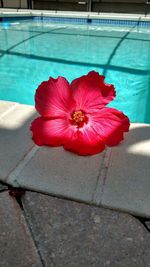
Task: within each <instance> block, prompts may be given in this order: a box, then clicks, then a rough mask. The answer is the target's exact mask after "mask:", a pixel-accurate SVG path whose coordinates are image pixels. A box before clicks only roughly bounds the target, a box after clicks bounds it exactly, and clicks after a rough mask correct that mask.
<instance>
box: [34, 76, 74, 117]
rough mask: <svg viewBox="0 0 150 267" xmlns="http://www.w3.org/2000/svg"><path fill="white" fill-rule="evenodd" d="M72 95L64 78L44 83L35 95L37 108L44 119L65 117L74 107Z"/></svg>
mask: <svg viewBox="0 0 150 267" xmlns="http://www.w3.org/2000/svg"><path fill="white" fill-rule="evenodd" d="M71 95H72V93H71V88H70V85H69V83H68V81H67V80H66V79H65V78H63V77H58V78H57V79H53V78H50V79H49V80H48V81H45V82H42V83H41V84H40V86H39V87H38V89H37V90H36V94H35V107H36V109H37V111H38V112H39V113H40V114H41V115H42V116H43V117H52V118H55V117H63V116H64V115H66V114H68V111H69V110H70V109H71V107H72V102H73V100H72V96H71Z"/></svg>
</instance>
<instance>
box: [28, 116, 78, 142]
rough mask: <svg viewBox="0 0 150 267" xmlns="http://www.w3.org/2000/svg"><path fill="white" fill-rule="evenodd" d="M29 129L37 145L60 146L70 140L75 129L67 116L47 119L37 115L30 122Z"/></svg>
mask: <svg viewBox="0 0 150 267" xmlns="http://www.w3.org/2000/svg"><path fill="white" fill-rule="evenodd" d="M30 129H31V131H32V138H33V140H34V142H35V143H36V144H37V145H39V146H42V145H49V146H61V145H63V144H64V143H65V142H68V141H71V138H72V135H73V134H75V131H76V128H75V127H74V126H72V125H71V124H70V123H69V120H68V119H67V118H65V119H61V118H58V119H53V120H49V119H46V118H43V117H39V118H37V119H35V120H34V121H33V122H32V124H31V128H30Z"/></svg>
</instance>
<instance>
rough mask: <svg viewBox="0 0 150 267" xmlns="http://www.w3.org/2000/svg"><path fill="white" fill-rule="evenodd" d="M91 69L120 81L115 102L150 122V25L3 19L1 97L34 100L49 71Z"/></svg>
mask: <svg viewBox="0 0 150 267" xmlns="http://www.w3.org/2000/svg"><path fill="white" fill-rule="evenodd" d="M90 70H96V71H98V72H99V73H101V74H104V75H105V76H106V82H107V83H113V84H114V85H115V88H116V91H117V97H116V99H115V101H113V103H111V105H110V106H112V107H116V108H118V109H120V110H122V111H123V112H125V114H126V115H128V116H129V118H130V120H131V121H132V122H146V123H150V105H149V102H150V27H147V28H144V27H140V26H137V25H132V26H121V27H120V26H111V25H109V26H106V25H92V24H81V25H80V24H67V23H65V24H63V23H61V22H59V23H58V22H57V23H55V22H46V21H34V20H31V19H30V20H26V21H25V22H24V21H22V22H19V21H16V22H11V23H7V22H5V23H4V22H3V23H0V99H2V100H9V101H16V102H19V103H24V104H29V105H33V104H34V93H35V90H36V88H37V86H38V85H39V84H40V83H41V82H42V81H43V80H47V79H48V78H49V76H53V77H55V78H56V77H57V76H59V75H60V76H64V77H66V78H67V79H68V80H69V81H72V80H73V79H74V78H76V77H79V76H81V75H84V74H86V73H88V72H89V71H90Z"/></svg>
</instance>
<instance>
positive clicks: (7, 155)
mask: <svg viewBox="0 0 150 267" xmlns="http://www.w3.org/2000/svg"><path fill="white" fill-rule="evenodd" d="M7 104H8V102H7ZM0 107H2V108H3V107H4V105H1V102H0ZM3 114H4V115H5V116H3V117H2V118H1V120H0V179H1V180H2V181H5V180H6V178H7V176H8V175H9V173H10V172H11V171H12V170H13V169H14V168H16V166H17V164H18V163H19V162H20V161H21V160H22V159H23V157H24V156H25V154H26V153H27V152H28V151H29V150H30V149H31V148H32V147H33V146H34V144H33V142H32V140H31V136H30V132H29V125H30V121H31V120H32V119H33V116H34V108H33V107H31V106H26V105H16V106H15V108H13V109H11V102H10V107H7V110H6V109H5V111H4V113H2V115H3Z"/></svg>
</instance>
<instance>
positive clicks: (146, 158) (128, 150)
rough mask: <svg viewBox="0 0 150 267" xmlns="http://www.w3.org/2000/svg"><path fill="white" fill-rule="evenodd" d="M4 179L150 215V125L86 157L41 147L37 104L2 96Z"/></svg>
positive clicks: (0, 175)
mask: <svg viewBox="0 0 150 267" xmlns="http://www.w3.org/2000/svg"><path fill="white" fill-rule="evenodd" d="M0 114H1V118H0V180H1V181H4V182H7V183H8V184H11V185H13V186H16V187H23V188H27V189H32V190H34V191H39V192H44V193H48V194H50V195H51V194H52V195H55V196H63V197H66V198H71V199H74V200H79V201H85V202H88V203H90V204H96V205H100V206H106V207H109V208H115V209H119V210H123V211H127V212H130V213H132V214H135V215H137V216H143V217H147V218H150V194H149V190H150V178H149V177H150V164H149V162H150V139H149V137H150V125H146V124H131V129H130V132H129V133H128V134H127V135H126V136H125V140H124V142H123V143H122V144H120V145H119V146H117V147H113V148H112V149H110V148H109V149H107V150H106V151H105V152H103V153H100V154H99V155H94V156H90V157H80V156H77V155H75V154H73V153H70V152H66V151H64V150H63V148H50V147H38V146H36V145H35V144H34V143H33V141H32V139H31V133H30V130H29V128H30V123H31V121H32V120H33V119H34V117H35V116H37V115H36V113H35V109H34V107H32V106H27V105H20V104H16V103H11V102H6V103H5V101H0Z"/></svg>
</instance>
